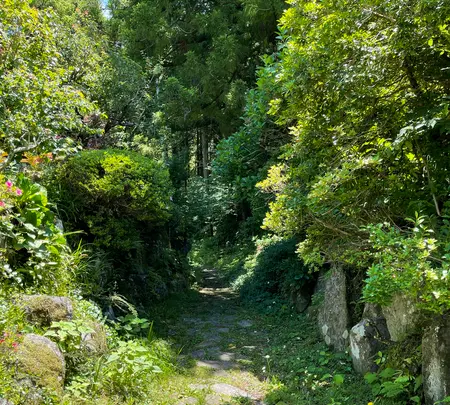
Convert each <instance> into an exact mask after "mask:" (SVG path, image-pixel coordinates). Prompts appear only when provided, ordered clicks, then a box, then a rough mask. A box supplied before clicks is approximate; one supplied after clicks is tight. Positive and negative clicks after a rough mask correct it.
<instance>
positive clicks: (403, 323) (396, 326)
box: [383, 294, 420, 342]
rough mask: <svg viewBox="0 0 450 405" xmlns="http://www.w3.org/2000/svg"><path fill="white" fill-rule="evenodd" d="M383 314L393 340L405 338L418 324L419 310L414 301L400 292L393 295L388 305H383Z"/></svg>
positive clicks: (398, 340) (399, 340)
mask: <svg viewBox="0 0 450 405" xmlns="http://www.w3.org/2000/svg"><path fill="white" fill-rule="evenodd" d="M383 315H384V317H385V318H386V324H387V327H388V330H389V334H390V335H391V339H392V340H393V341H394V342H401V341H402V340H404V339H405V338H407V337H408V336H409V335H410V334H412V333H413V332H415V331H416V330H417V328H418V327H419V324H420V316H419V315H420V312H419V310H418V309H417V306H416V303H415V302H414V301H413V300H412V299H410V298H408V297H405V296H404V295H401V294H397V295H396V296H394V298H393V300H392V303H391V304H390V305H389V306H384V307H383Z"/></svg>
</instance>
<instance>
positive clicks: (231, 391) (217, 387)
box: [211, 383, 255, 399]
mask: <svg viewBox="0 0 450 405" xmlns="http://www.w3.org/2000/svg"><path fill="white" fill-rule="evenodd" d="M211 390H212V391H214V392H215V393H216V394H220V395H226V396H229V397H234V398H236V397H240V398H250V399H255V398H254V397H253V396H252V395H251V394H249V393H248V392H247V391H244V390H241V389H240V388H237V387H235V386H233V385H230V384H224V383H218V384H213V385H211Z"/></svg>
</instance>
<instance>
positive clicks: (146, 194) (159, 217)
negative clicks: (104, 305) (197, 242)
mask: <svg viewBox="0 0 450 405" xmlns="http://www.w3.org/2000/svg"><path fill="white" fill-rule="evenodd" d="M51 189H52V196H53V198H54V200H55V201H56V202H57V203H58V207H59V210H60V214H61V217H62V218H63V220H64V222H65V224H66V225H67V226H68V227H69V228H70V229H76V230H80V231H82V233H80V234H77V235H74V237H73V238H72V239H74V241H73V244H74V245H76V244H77V243H78V241H79V239H80V238H81V240H82V241H83V243H87V244H89V245H92V246H93V249H94V250H95V251H97V252H99V251H100V252H104V253H105V256H104V258H103V259H104V260H106V261H109V262H110V263H111V265H112V267H113V269H111V268H108V267H107V266H106V267H105V272H104V273H101V272H100V273H98V274H97V279H96V277H94V275H93V274H91V275H88V274H86V276H87V277H89V278H90V280H89V281H88V280H85V281H86V282H87V284H89V285H90V286H91V288H94V289H95V290H98V287H99V286H102V287H103V289H104V291H103V293H104V294H106V295H109V294H111V293H112V291H114V285H116V286H117V287H116V288H117V289H118V292H120V293H121V294H124V295H125V296H127V297H128V298H130V299H133V300H134V301H135V302H139V301H148V300H149V299H151V298H152V297H154V296H158V295H165V294H166V292H167V291H166V290H167V286H166V285H165V284H164V283H175V284H176V279H177V275H176V273H177V272H178V271H183V264H182V262H181V261H180V258H176V256H174V252H172V253H171V252H170V249H169V239H168V235H167V226H166V225H167V222H168V220H169V217H170V215H171V211H172V208H171V205H172V203H171V201H170V198H171V193H172V188H171V184H170V179H169V173H168V171H167V169H165V168H164V167H163V166H162V165H161V164H159V163H157V162H155V161H153V160H152V159H150V158H146V157H144V156H142V155H139V154H137V153H133V152H129V151H120V150H114V149H106V150H90V151H84V152H82V153H80V154H79V155H77V156H75V157H73V158H71V159H69V160H68V161H67V162H66V163H65V164H64V165H62V166H61V167H60V168H59V169H58V170H57V172H56V174H55V176H54V178H53V180H52V183H51ZM85 287H86V286H85Z"/></svg>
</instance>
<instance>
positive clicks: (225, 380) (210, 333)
mask: <svg viewBox="0 0 450 405" xmlns="http://www.w3.org/2000/svg"><path fill="white" fill-rule="evenodd" d="M202 284H203V285H202V287H201V289H200V290H199V296H198V300H197V301H198V302H196V303H194V304H191V305H189V304H187V305H186V307H185V308H181V314H180V317H179V318H178V320H177V322H176V326H174V327H175V329H173V330H172V331H171V333H172V334H177V333H180V330H183V331H184V334H185V335H186V337H188V340H189V342H188V349H187V350H186V352H187V353H186V354H187V358H188V359H190V360H191V361H192V362H195V364H193V366H194V367H193V368H194V370H195V372H194V373H193V374H194V375H195V376H193V377H192V378H191V381H187V387H186V386H185V388H184V389H183V391H184V392H182V393H178V399H177V402H175V403H176V405H187V404H199V405H200V404H206V405H220V404H255V405H256V404H259V405H262V404H264V402H263V398H264V394H265V390H266V384H265V383H264V381H261V380H260V379H258V378H257V377H256V375H255V374H254V373H253V372H252V371H255V370H254V367H253V362H252V360H251V358H252V357H253V356H255V354H257V353H259V352H260V350H261V348H262V346H263V345H264V344H265V343H267V337H266V334H265V332H264V331H262V330H258V328H257V321H256V320H255V319H252V318H254V317H255V314H251V313H249V312H248V311H246V309H245V308H244V307H241V306H240V305H239V299H238V297H237V296H236V294H235V293H233V291H232V290H231V289H230V288H226V287H224V286H223V283H222V281H221V280H220V278H219V277H218V275H217V273H216V272H215V271H213V270H204V271H203V283H202Z"/></svg>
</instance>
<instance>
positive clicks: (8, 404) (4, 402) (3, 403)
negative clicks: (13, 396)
mask: <svg viewBox="0 0 450 405" xmlns="http://www.w3.org/2000/svg"><path fill="white" fill-rule="evenodd" d="M0 405H13V403H12V402H9V401H8V400H6V399H3V398H0Z"/></svg>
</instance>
